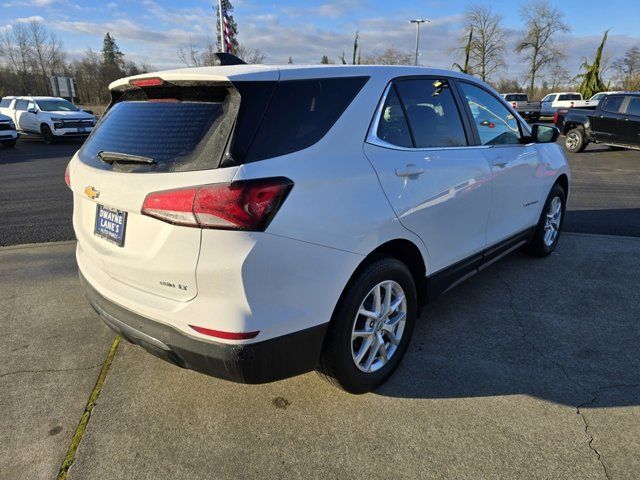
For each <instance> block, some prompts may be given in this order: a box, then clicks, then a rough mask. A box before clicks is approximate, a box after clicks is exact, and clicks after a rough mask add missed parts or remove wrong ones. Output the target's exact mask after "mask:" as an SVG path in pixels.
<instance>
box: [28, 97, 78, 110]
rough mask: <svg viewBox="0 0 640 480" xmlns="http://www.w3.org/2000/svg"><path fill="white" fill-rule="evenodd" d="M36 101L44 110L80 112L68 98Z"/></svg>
mask: <svg viewBox="0 0 640 480" xmlns="http://www.w3.org/2000/svg"><path fill="white" fill-rule="evenodd" d="M36 103H37V104H38V107H40V110H42V111H43V112H78V111H79V110H80V109H79V108H78V107H76V106H75V105H74V104H73V103H71V102H69V101H68V100H38V101H37V102H36Z"/></svg>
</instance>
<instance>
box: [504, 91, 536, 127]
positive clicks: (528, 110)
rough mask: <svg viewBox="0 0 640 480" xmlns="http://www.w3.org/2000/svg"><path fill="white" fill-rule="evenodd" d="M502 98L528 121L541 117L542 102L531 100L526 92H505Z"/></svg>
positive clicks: (534, 120)
mask: <svg viewBox="0 0 640 480" xmlns="http://www.w3.org/2000/svg"><path fill="white" fill-rule="evenodd" d="M502 98H504V99H505V100H506V101H507V102H509V103H510V104H511V107H512V108H513V109H514V110H515V111H516V112H518V113H519V114H520V115H522V117H523V118H524V119H525V120H527V121H528V122H532V123H533V122H537V121H538V120H539V119H540V102H534V101H529V97H528V96H527V94H526V93H503V94H502Z"/></svg>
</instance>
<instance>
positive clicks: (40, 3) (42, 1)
mask: <svg viewBox="0 0 640 480" xmlns="http://www.w3.org/2000/svg"><path fill="white" fill-rule="evenodd" d="M55 2H56V0H33V2H31V3H32V4H33V5H36V6H37V7H46V6H48V5H51V4H52V3H55Z"/></svg>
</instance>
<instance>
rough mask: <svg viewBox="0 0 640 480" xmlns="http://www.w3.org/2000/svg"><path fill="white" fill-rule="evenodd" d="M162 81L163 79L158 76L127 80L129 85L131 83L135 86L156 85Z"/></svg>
mask: <svg viewBox="0 0 640 480" xmlns="http://www.w3.org/2000/svg"><path fill="white" fill-rule="evenodd" d="M163 83H164V80H162V79H161V78H158V77H149V78H136V79H134V80H129V85H133V86H135V87H158V86H160V85H162V84H163Z"/></svg>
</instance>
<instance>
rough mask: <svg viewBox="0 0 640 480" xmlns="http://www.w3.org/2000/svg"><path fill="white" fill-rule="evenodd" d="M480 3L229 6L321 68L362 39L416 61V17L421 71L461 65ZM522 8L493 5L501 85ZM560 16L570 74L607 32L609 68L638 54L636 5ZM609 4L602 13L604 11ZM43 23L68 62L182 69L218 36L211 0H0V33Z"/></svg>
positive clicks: (246, 2)
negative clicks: (114, 46)
mask: <svg viewBox="0 0 640 480" xmlns="http://www.w3.org/2000/svg"><path fill="white" fill-rule="evenodd" d="M479 3H486V2H482V0H475V1H473V0H471V1H460V0H457V1H452V0H449V1H446V0H422V1H417V0H386V1H385V0H342V1H334V2H332V1H322V0H310V1H293V0H282V1H278V2H274V1H260V0H235V1H234V0H232V4H233V6H234V7H235V10H234V13H233V14H234V17H235V19H236V21H237V23H238V30H239V36H238V40H239V41H240V43H242V44H243V45H246V46H247V47H252V48H259V49H260V50H262V52H263V53H264V54H265V55H266V60H265V63H286V62H287V60H288V58H289V57H292V59H293V61H294V63H319V61H320V58H321V57H322V55H327V56H328V57H329V58H330V59H331V60H333V61H336V62H338V61H339V60H338V58H339V56H340V55H341V53H342V52H345V53H346V56H347V58H349V57H350V52H351V49H352V45H353V37H354V33H355V32H356V31H359V32H360V44H361V48H362V55H363V56H368V55H374V54H379V53H382V52H383V51H384V50H385V49H386V48H387V47H390V46H391V47H394V48H396V49H399V50H401V51H404V52H407V53H412V52H413V51H414V48H415V26H414V25H411V24H409V23H408V20H409V19H411V18H428V19H430V20H431V23H429V24H427V25H426V26H425V25H423V26H422V28H421V42H420V49H421V55H420V64H422V65H426V66H432V67H439V68H450V67H451V65H452V63H453V62H454V61H457V62H459V63H462V61H463V59H462V58H461V57H462V54H461V53H460V52H459V51H457V50H456V47H459V46H460V45H461V44H463V40H462V38H463V34H462V32H463V28H464V24H463V17H464V11H465V8H466V7H467V6H468V5H471V4H479ZM525 3H526V2H525V1H524V0H511V1H505V0H495V1H493V2H491V7H492V8H493V10H494V12H496V13H499V14H500V15H502V16H503V18H504V23H503V25H504V27H505V28H506V30H507V38H506V63H507V65H508V68H506V69H504V70H503V71H501V72H499V73H498V74H497V75H496V77H497V78H496V79H499V78H514V77H515V78H519V79H521V80H522V79H524V76H525V75H526V66H525V65H523V62H522V61H521V60H520V59H519V57H518V55H517V54H515V53H514V52H513V47H514V45H515V43H516V40H517V37H518V32H519V31H520V30H521V29H522V22H521V20H520V17H519V11H520V7H521V6H522V5H523V4H525ZM551 3H552V4H554V5H555V6H557V7H558V8H559V9H560V10H561V11H562V12H563V13H564V21H565V23H567V24H568V25H569V26H570V27H571V32H569V33H568V34H563V35H562V36H560V37H558V44H559V45H560V46H561V47H562V48H563V50H564V51H565V53H566V54H567V60H566V67H567V68H568V69H569V71H570V73H571V74H572V75H574V74H575V73H577V71H578V69H579V65H580V64H581V63H582V58H583V57H585V56H592V55H593V53H594V52H595V50H596V48H597V46H598V43H599V42H600V40H601V38H602V34H603V32H604V31H605V30H607V29H610V33H609V40H608V43H607V46H606V48H605V56H606V57H608V58H609V59H611V60H613V59H615V58H618V57H620V56H622V54H623V53H624V51H625V50H626V49H627V48H629V47H631V46H633V45H638V46H640V29H639V28H638V26H639V25H640V2H638V0H607V1H606V2H602V1H601V0H600V1H595V0H581V1H580V2H567V1H552V2H551ZM603 5H606V10H603ZM29 19H39V20H41V21H42V22H44V23H45V24H46V26H47V27H48V28H49V29H50V30H52V31H54V32H55V34H56V35H57V36H58V37H59V38H60V39H61V40H62V41H63V43H64V46H65V48H66V50H67V51H68V52H69V57H70V59H74V58H79V57H80V56H82V54H83V52H84V51H85V50H86V49H88V48H91V49H94V50H100V49H101V47H102V39H103V36H104V34H105V33H106V32H107V31H108V32H110V33H111V34H112V35H113V36H114V37H115V38H116V41H117V42H118V44H119V46H120V49H121V50H122V51H123V52H124V53H125V55H126V56H127V57H128V58H130V59H132V60H134V61H136V62H145V63H147V64H150V65H152V66H153V67H154V68H155V69H157V70H161V69H167V68H174V67H180V66H181V63H180V60H179V58H178V55H177V52H178V49H179V48H181V47H182V48H184V47H188V46H189V44H193V45H194V46H195V47H196V48H199V47H200V48H201V47H202V46H203V45H204V44H205V43H206V41H207V38H215V35H216V30H215V28H216V23H215V22H216V19H215V14H214V10H213V8H212V2H211V1H206V0H182V1H178V0H174V1H170V0H127V1H123V0H114V1H108V0H107V1H97V0H84V1H83V0H2V3H1V4H0V30H2V29H6V28H9V27H8V26H9V25H11V24H12V23H15V22H21V21H28V20H29Z"/></svg>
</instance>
